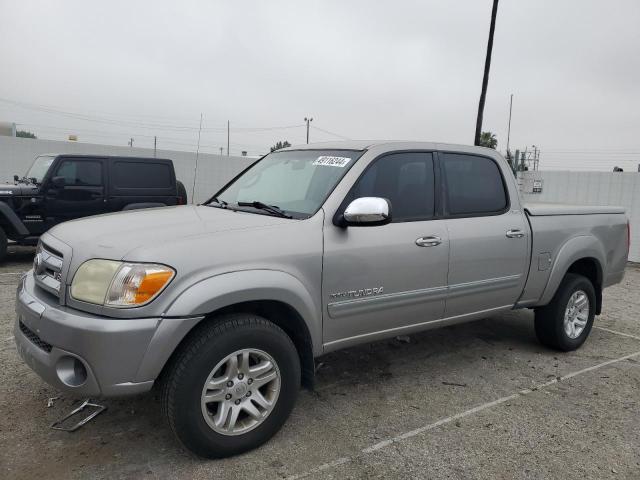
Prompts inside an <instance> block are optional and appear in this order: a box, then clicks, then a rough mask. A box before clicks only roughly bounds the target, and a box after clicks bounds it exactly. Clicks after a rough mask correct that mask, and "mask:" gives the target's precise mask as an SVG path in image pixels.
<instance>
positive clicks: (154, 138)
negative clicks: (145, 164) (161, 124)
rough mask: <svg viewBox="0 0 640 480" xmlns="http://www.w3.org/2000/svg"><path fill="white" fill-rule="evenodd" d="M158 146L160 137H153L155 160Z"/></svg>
mask: <svg viewBox="0 0 640 480" xmlns="http://www.w3.org/2000/svg"><path fill="white" fill-rule="evenodd" d="M157 146H158V137H156V136H155V135H154V136H153V158H156V147H157Z"/></svg>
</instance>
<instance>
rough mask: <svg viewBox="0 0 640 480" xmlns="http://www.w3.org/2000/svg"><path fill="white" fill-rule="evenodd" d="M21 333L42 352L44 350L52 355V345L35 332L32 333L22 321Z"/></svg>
mask: <svg viewBox="0 0 640 480" xmlns="http://www.w3.org/2000/svg"><path fill="white" fill-rule="evenodd" d="M20 331H21V332H22V333H24V336H25V337H27V338H28V339H29V340H31V343H33V344H34V345H35V346H36V347H38V348H39V349H40V350H44V351H45V352H47V353H51V348H52V347H51V345H50V344H48V343H47V342H45V341H44V340H42V339H41V338H40V337H39V336H38V335H37V334H36V333H35V332H32V331H31V330H30V329H29V327H27V326H26V325H25V324H24V323H22V321H20Z"/></svg>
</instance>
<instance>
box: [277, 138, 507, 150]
mask: <svg viewBox="0 0 640 480" xmlns="http://www.w3.org/2000/svg"><path fill="white" fill-rule="evenodd" d="M374 147H382V148H385V147H387V148H389V149H424V150H455V151H463V152H464V151H467V152H468V151H478V152H487V150H488V151H490V152H493V153H495V152H496V151H495V150H493V149H490V148H486V147H476V146H473V145H457V144H453V143H441V142H419V141H410V140H341V141H335V142H318V143H309V144H303V145H292V146H291V147H287V148H284V149H282V150H315V149H322V150H369V149H372V148H374ZM282 150H280V151H282Z"/></svg>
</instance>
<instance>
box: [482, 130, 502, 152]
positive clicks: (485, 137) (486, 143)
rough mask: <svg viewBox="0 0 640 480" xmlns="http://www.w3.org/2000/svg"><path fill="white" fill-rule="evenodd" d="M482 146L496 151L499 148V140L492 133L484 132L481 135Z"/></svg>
mask: <svg viewBox="0 0 640 480" xmlns="http://www.w3.org/2000/svg"><path fill="white" fill-rule="evenodd" d="M480 146H481V147H488V148H493V149H494V150H495V148H496V147H497V146H498V139H497V138H496V136H495V134H493V133H491V132H482V134H481V135H480Z"/></svg>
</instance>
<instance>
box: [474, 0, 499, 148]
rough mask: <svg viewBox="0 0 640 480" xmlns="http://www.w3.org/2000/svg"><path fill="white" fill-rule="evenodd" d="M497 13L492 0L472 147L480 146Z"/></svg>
mask: <svg viewBox="0 0 640 480" xmlns="http://www.w3.org/2000/svg"><path fill="white" fill-rule="evenodd" d="M497 13H498V0H493V9H492V10H491V26H490V27H489V41H488V42H487V57H486V58H485V61H484V76H483V77H482V91H481V93H480V102H479V103H478V118H477V119H476V136H475V139H474V145H480V134H481V133H482V116H483V114H484V101H485V99H486V97H487V84H488V83H489V70H490V68H491V51H492V50H493V33H494V32H495V29H496V15H497Z"/></svg>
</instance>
